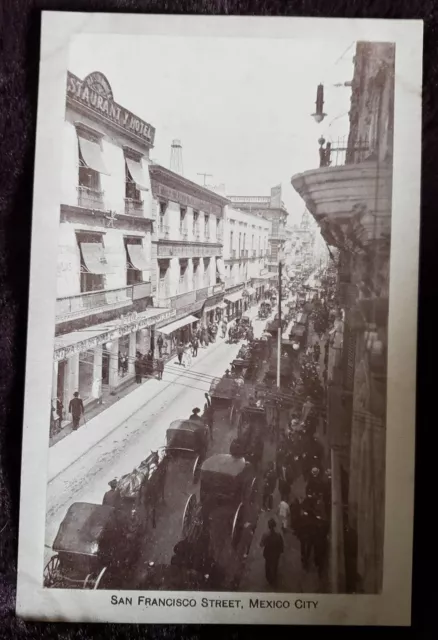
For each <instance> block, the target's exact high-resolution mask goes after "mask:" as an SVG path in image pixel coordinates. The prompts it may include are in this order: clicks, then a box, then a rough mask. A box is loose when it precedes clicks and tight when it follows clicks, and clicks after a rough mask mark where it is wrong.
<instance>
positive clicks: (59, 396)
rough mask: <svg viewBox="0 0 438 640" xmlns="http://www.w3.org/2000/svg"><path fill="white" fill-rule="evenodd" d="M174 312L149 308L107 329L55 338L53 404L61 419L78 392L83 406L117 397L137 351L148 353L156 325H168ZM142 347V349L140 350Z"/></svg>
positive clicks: (97, 327)
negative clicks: (58, 403) (60, 407)
mask: <svg viewBox="0 0 438 640" xmlns="http://www.w3.org/2000/svg"><path fill="white" fill-rule="evenodd" d="M175 315H176V312H175V310H173V309H157V308H149V309H147V310H146V311H143V312H141V313H135V312H134V313H132V314H129V315H126V316H122V317H121V318H119V319H117V320H116V321H114V322H113V323H111V327H110V328H109V326H108V323H104V324H101V325H94V326H93V327H90V329H89V330H87V332H84V331H75V332H72V333H68V334H64V335H60V336H57V337H56V338H55V349H54V357H53V379H52V404H53V405H56V402H57V400H58V401H59V402H60V403H61V404H62V411H61V414H62V418H63V419H66V420H68V418H69V414H68V405H69V402H70V400H71V399H72V397H73V394H74V393H75V392H76V391H78V392H79V394H80V397H81V398H82V400H83V402H84V405H86V406H88V405H92V404H94V403H99V402H101V401H102V398H103V396H104V395H105V394H106V393H108V394H111V395H114V394H116V393H117V392H118V391H120V390H121V389H122V388H123V387H125V386H127V385H128V384H129V383H130V382H131V381H132V379H133V378H134V374H135V366H134V363H135V356H136V352H137V351H139V350H140V351H141V352H142V353H147V351H148V350H149V348H150V338H151V336H152V335H153V327H154V325H155V324H156V323H157V322H163V323H164V322H169V321H170V319H171V318H173V317H174V316H175ZM139 346H141V349H139Z"/></svg>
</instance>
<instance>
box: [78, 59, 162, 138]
mask: <svg viewBox="0 0 438 640" xmlns="http://www.w3.org/2000/svg"><path fill="white" fill-rule="evenodd" d="M98 76H99V77H98ZM102 79H103V80H102ZM105 87H106V89H105ZM96 89H97V90H96ZM67 98H68V99H70V100H71V101H73V102H77V103H79V104H81V105H84V106H86V107H87V108H88V109H90V110H91V111H93V112H94V113H97V114H99V116H100V117H102V118H104V119H105V120H108V121H109V122H111V123H114V124H116V125H118V126H119V127H122V129H125V130H126V131H127V132H128V133H130V134H131V135H134V136H135V137H136V138H139V139H140V140H142V141H143V142H144V141H146V142H148V143H149V144H153V142H154V137H155V129H154V127H152V126H151V125H150V124H148V123H147V122H145V121H144V120H141V119H140V118H137V116H135V115H134V114H133V113H131V111H128V110H127V109H125V108H124V107H122V106H120V105H119V104H117V102H114V100H113V98H112V92H111V88H110V87H109V84H108V81H107V80H106V78H105V76H103V75H102V74H99V73H98V72H95V73H92V74H90V75H89V76H87V77H86V78H85V80H81V79H80V78H78V77H77V76H75V75H74V74H73V73H70V71H69V72H67Z"/></svg>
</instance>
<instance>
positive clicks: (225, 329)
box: [221, 318, 227, 339]
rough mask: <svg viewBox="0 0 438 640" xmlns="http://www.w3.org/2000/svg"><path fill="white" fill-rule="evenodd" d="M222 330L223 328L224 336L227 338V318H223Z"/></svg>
mask: <svg viewBox="0 0 438 640" xmlns="http://www.w3.org/2000/svg"><path fill="white" fill-rule="evenodd" d="M221 330H222V338H224V339H225V338H226V337H227V323H226V322H225V318H224V319H223V320H222V323H221Z"/></svg>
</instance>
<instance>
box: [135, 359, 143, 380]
mask: <svg viewBox="0 0 438 640" xmlns="http://www.w3.org/2000/svg"><path fill="white" fill-rule="evenodd" d="M134 371H135V381H136V383H137V384H141V374H142V363H141V353H139V352H138V351H137V354H136V356H135V361H134Z"/></svg>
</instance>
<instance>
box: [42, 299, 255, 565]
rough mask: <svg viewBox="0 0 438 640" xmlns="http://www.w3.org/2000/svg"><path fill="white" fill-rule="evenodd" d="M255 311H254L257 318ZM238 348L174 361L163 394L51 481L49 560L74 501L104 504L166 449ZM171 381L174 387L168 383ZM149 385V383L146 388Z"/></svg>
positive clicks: (221, 347) (220, 344)
mask: <svg viewBox="0 0 438 640" xmlns="http://www.w3.org/2000/svg"><path fill="white" fill-rule="evenodd" d="M256 313H257V310H256V309H254V308H253V310H252V315H255V314H256ZM253 325H254V331H255V335H256V337H257V336H258V335H260V334H261V332H262V331H263V328H264V325H265V321H258V320H254V321H253ZM239 348H240V345H239V344H227V343H225V342H224V341H223V340H222V339H220V338H218V340H217V342H216V343H214V344H211V345H209V347H207V348H205V349H202V348H200V349H199V352H198V356H197V358H194V359H193V364H192V367H191V369H189V370H185V369H183V368H182V367H181V369H182V370H181V371H180V367H179V366H178V365H177V364H175V361H172V362H171V363H169V364H168V365H167V366H166V368H165V371H164V376H163V381H162V382H161V383H160V382H158V381H152V383H153V384H158V385H162V386H163V390H162V391H161V392H158V393H157V394H156V395H155V397H154V398H153V399H152V400H150V401H149V402H147V403H146V404H145V405H144V406H142V407H141V408H140V409H139V410H138V411H137V412H136V413H134V414H133V415H132V416H130V417H129V419H127V420H126V421H125V422H123V423H121V424H120V425H119V426H118V427H117V428H115V429H113V430H112V431H111V432H110V433H109V434H108V435H107V437H106V438H104V439H103V440H101V441H100V442H98V443H97V444H96V445H95V446H93V447H92V448H91V449H90V450H89V451H87V453H86V454H85V455H83V456H82V457H81V458H80V459H78V460H76V462H74V463H73V464H71V465H69V466H68V467H67V468H66V469H65V470H63V471H62V472H60V473H59V474H58V475H56V476H55V477H54V478H53V480H51V481H50V482H49V483H48V486H47V516H46V536H45V544H46V552H47V553H46V556H47V557H50V549H51V545H52V543H53V540H54V538H55V536H56V533H57V530H58V527H59V525H60V523H61V521H62V519H63V518H64V515H65V513H66V511H67V509H68V508H69V507H70V505H71V504H72V503H74V502H91V503H97V504H100V503H101V502H102V498H103V495H104V493H105V492H106V491H107V489H108V482H109V481H110V480H112V479H113V478H114V477H121V476H122V475H124V474H126V473H129V472H130V471H132V469H133V468H135V467H136V466H137V465H138V464H139V463H140V462H141V461H142V460H143V459H144V458H145V457H146V456H147V455H148V454H149V452H150V451H151V450H154V449H157V448H159V447H161V446H163V445H164V441H165V433H166V429H167V428H168V426H169V424H170V423H171V422H172V421H173V420H176V419H178V418H187V417H188V416H189V415H190V413H191V410H192V409H193V408H194V407H196V406H198V407H200V408H201V410H202V408H203V406H204V403H205V398H204V393H205V392H206V391H208V390H209V387H210V382H211V380H212V378H213V377H215V376H222V375H223V374H224V372H225V370H226V369H227V368H229V366H230V362H231V361H232V360H233V359H234V358H235V357H236V355H237V352H238V351H239ZM169 382H170V383H171V384H170V386H169V384H166V383H169ZM148 384H149V383H148V382H146V383H145V385H144V388H145V389H146V387H147V385H148ZM224 452H225V451H224Z"/></svg>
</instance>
